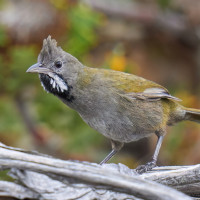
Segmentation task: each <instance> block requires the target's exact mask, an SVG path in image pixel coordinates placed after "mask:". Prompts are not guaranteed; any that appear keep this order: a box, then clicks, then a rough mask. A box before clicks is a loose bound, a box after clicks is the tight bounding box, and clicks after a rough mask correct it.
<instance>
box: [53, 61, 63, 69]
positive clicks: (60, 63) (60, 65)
mask: <svg viewBox="0 0 200 200" xmlns="http://www.w3.org/2000/svg"><path fill="white" fill-rule="evenodd" d="M54 64H55V66H56V67H57V68H61V67H62V62H61V61H60V60H58V61H56V62H55V63H54Z"/></svg>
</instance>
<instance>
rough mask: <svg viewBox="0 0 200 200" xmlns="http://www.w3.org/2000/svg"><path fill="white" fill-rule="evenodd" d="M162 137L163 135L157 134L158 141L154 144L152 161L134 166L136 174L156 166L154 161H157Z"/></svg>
mask: <svg viewBox="0 0 200 200" xmlns="http://www.w3.org/2000/svg"><path fill="white" fill-rule="evenodd" d="M163 138H164V135H158V142H157V144H156V149H155V151H154V154H153V157H152V161H150V162H148V163H146V165H140V166H138V167H137V168H136V171H137V173H138V174H142V173H145V172H147V171H150V170H151V169H153V168H154V167H155V166H156V162H157V159H158V154H159V151H160V147H161V145H162V142H163Z"/></svg>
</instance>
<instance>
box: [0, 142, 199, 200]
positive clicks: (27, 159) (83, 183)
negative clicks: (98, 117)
mask: <svg viewBox="0 0 200 200" xmlns="http://www.w3.org/2000/svg"><path fill="white" fill-rule="evenodd" d="M0 166H1V169H2V170H4V169H11V170H10V172H9V175H10V176H12V177H13V178H14V179H16V180H17V181H18V182H17V183H9V182H5V181H1V182H0V195H1V196H5V195H7V196H13V197H16V198H19V199H23V198H29V199H30V198H32V199H49V200H50V199H54V200H57V199H59V200H62V199H63V200H64V199H140V200H141V199H153V200H155V199H160V200H167V199H174V198H175V199H177V200H179V199H180V200H189V199H191V197H189V196H186V195H184V194H183V193H181V192H178V191H176V190H175V189H173V188H170V187H168V186H172V187H174V188H176V189H179V190H180V191H184V192H186V193H188V194H191V191H192V194H199V193H200V192H199V182H200V181H199V180H200V179H199V176H200V175H199V174H200V173H199V170H200V165H195V166H184V167H163V168H156V169H155V170H154V171H153V172H151V173H147V174H143V175H138V174H137V173H136V172H135V171H134V170H131V169H129V168H128V167H126V166H125V165H122V164H118V165H117V164H105V165H103V166H100V165H98V164H94V163H87V162H79V161H63V160H59V159H55V158H52V157H48V156H46V155H41V154H37V153H35V152H26V151H24V150H21V149H15V148H12V147H8V146H5V145H3V144H0ZM152 180H153V181H152ZM155 181H156V182H157V183H156V182H155ZM160 183H162V184H165V185H168V186H164V185H162V184H160ZM191 188H192V190H191Z"/></svg>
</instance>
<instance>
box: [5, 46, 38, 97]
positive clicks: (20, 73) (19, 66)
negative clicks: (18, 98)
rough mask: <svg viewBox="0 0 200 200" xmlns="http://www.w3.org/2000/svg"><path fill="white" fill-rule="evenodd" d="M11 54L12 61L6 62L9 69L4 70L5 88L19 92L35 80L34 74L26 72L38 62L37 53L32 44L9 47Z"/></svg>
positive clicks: (11, 91)
mask: <svg viewBox="0 0 200 200" xmlns="http://www.w3.org/2000/svg"><path fill="white" fill-rule="evenodd" d="M9 55H10V60H11V62H10V63H7V64H5V67H7V69H8V70H4V71H5V73H6V74H5V76H4V83H5V88H6V90H7V91H8V92H10V93H12V94H17V93H19V92H20V91H21V90H22V89H23V88H24V87H26V86H27V84H31V83H32V81H33V80H34V79H33V78H34V77H33V76H30V75H29V74H26V70H27V68H28V66H31V65H32V64H34V62H36V59H35V58H36V57H37V54H36V51H35V49H34V47H32V46H14V47H12V48H11V49H9ZM4 63H5V62H4Z"/></svg>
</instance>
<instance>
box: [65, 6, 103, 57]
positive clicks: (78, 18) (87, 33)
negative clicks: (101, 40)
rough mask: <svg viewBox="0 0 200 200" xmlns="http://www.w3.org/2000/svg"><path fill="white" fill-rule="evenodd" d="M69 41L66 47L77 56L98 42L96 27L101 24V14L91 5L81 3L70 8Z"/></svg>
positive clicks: (68, 15) (68, 14)
mask: <svg viewBox="0 0 200 200" xmlns="http://www.w3.org/2000/svg"><path fill="white" fill-rule="evenodd" d="M67 17H68V20H69V33H68V42H67V45H66V46H65V47H64V48H65V49H66V50H67V51H68V52H69V53H71V54H72V55H74V56H76V57H80V56H81V55H83V54H86V53H87V52H88V50H89V49H90V48H91V47H92V46H94V45H95V44H96V42H97V35H96V34H95V29H96V28H97V27H98V26H99V25H100V18H101V17H100V14H98V13H96V12H94V11H92V10H91V9H90V8H89V7H87V6H85V5H83V4H79V5H78V6H74V7H71V8H70V10H68V13H67Z"/></svg>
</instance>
